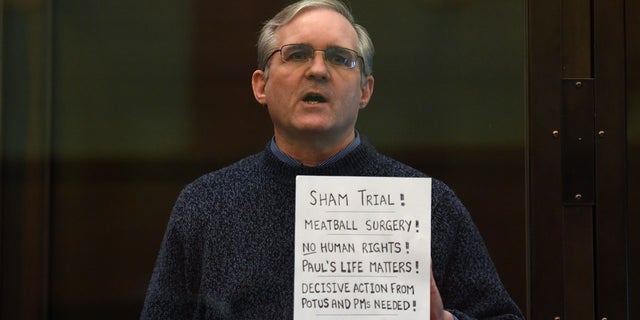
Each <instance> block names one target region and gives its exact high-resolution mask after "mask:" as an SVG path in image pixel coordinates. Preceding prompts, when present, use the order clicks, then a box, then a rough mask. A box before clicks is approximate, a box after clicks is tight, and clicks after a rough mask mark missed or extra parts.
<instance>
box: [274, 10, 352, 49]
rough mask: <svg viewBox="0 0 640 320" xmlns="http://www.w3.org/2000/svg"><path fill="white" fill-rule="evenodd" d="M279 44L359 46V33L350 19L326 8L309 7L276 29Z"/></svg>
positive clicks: (320, 46)
mask: <svg viewBox="0 0 640 320" xmlns="http://www.w3.org/2000/svg"><path fill="white" fill-rule="evenodd" d="M276 35H277V39H278V43H279V45H280V46H281V45H285V44H291V43H306V44H309V45H311V46H313V47H314V48H325V47H327V46H340V47H346V48H350V49H355V48H357V44H358V35H357V33H356V30H355V29H354V27H353V26H352V25H351V23H350V22H349V20H347V18H345V17H344V16H342V15H341V14H340V13H338V12H336V11H334V10H331V9H326V8H312V9H307V10H305V11H303V12H301V13H299V14H298V15H296V16H295V17H294V18H293V19H291V21H289V22H288V23H286V24H284V25H282V26H280V27H279V28H278V29H277V30H276Z"/></svg>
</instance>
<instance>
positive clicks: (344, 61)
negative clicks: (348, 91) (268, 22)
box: [267, 44, 364, 69]
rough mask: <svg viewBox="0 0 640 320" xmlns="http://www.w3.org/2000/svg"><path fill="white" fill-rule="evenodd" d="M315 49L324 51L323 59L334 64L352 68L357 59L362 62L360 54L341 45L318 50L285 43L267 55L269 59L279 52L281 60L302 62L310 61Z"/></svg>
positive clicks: (303, 45) (307, 46) (356, 63)
mask: <svg viewBox="0 0 640 320" xmlns="http://www.w3.org/2000/svg"><path fill="white" fill-rule="evenodd" d="M316 51H322V52H323V53H324V61H326V62H327V63H329V64H331V65H334V66H338V67H343V68H348V69H353V68H355V67H356V66H357V65H358V60H362V63H363V64H364V59H363V58H362V56H360V55H359V54H358V52H356V51H354V50H351V49H347V48H342V47H328V48H326V49H324V50H319V49H314V48H313V47H311V46H309V45H306V44H285V45H284V46H282V47H280V49H278V50H276V51H274V52H272V53H271V54H270V55H269V59H271V57H272V56H273V55H274V54H276V52H280V57H281V58H282V62H285V63H297V64H303V63H307V62H309V61H311V59H313V57H314V56H315V52H316ZM267 60H268V59H267Z"/></svg>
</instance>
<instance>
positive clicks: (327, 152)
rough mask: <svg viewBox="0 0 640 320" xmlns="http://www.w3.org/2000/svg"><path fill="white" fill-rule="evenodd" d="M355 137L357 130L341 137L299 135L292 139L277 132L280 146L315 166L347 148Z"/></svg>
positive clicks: (304, 162) (307, 164) (276, 138)
mask: <svg viewBox="0 0 640 320" xmlns="http://www.w3.org/2000/svg"><path fill="white" fill-rule="evenodd" d="M353 139H355V131H352V132H351V133H350V134H347V135H345V136H343V137H339V138H326V136H324V135H311V136H304V137H303V136H297V137H295V138H294V139H291V138H289V137H286V136H282V135H278V134H277V132H276V134H275V141H276V144H277V145H278V148H279V149H280V150H282V152H284V153H286V154H287V155H288V156H290V157H292V158H293V159H296V160H297V161H300V162H301V163H302V164H303V165H305V166H307V167H315V166H317V165H318V164H320V163H322V162H323V161H325V160H327V159H329V158H330V157H331V156H333V155H334V154H336V153H338V152H340V150H342V149H344V148H346V147H347V146H348V145H349V143H351V142H352V141H353Z"/></svg>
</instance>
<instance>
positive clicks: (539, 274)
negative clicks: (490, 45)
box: [527, 0, 564, 319]
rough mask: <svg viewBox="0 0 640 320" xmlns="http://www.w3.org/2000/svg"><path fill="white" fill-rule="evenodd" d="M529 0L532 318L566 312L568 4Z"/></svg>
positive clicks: (528, 155) (529, 310) (552, 317)
mask: <svg viewBox="0 0 640 320" xmlns="http://www.w3.org/2000/svg"><path fill="white" fill-rule="evenodd" d="M561 4H562V3H561V2H560V1H556V0H529V2H528V34H527V35H528V39H527V44H528V59H527V60H528V61H527V64H528V65H527V72H528V74H527V79H528V80H527V82H528V85H527V89H528V90H527V99H528V101H527V108H528V110H527V114H528V119H527V123H528V133H527V144H528V148H527V149H528V151H527V152H528V154H527V157H528V159H529V160H528V177H529V180H528V182H529V196H528V199H529V200H528V201H529V239H528V241H529V245H528V247H529V257H530V265H529V272H528V273H529V286H530V291H531V292H530V297H529V299H530V300H529V308H528V315H527V318H528V319H554V318H556V317H561V316H563V314H564V296H563V272H562V270H563V258H562V245H561V244H562V206H561V203H562V179H561V177H562V174H561V158H562V157H561V153H562V145H561V140H560V137H561V136H562V133H561V132H560V128H561V126H562V88H561V86H560V84H561V82H560V79H561V78H562V63H563V62H562V56H561V55H560V54H559V53H560V52H562V37H561V31H562V6H561Z"/></svg>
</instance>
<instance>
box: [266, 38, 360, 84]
mask: <svg viewBox="0 0 640 320" xmlns="http://www.w3.org/2000/svg"><path fill="white" fill-rule="evenodd" d="M287 46H303V47H307V48H311V49H312V50H313V53H314V54H315V52H316V51H322V59H323V60H324V61H325V62H328V61H327V56H326V52H327V50H329V49H341V50H347V51H349V52H352V53H354V54H355V56H356V57H357V58H359V59H360V63H362V65H360V71H361V73H362V75H363V76H364V75H365V61H364V57H363V56H362V55H360V53H358V51H356V50H353V49H349V48H344V47H339V46H329V47H327V48H325V49H316V48H314V47H312V46H310V45H308V44H304V43H288V44H284V45H282V46H281V47H280V48H279V49H277V50H274V51H273V52H271V54H269V56H268V57H267V60H266V61H267V63H266V64H265V66H266V67H265V70H266V69H267V68H268V62H269V60H271V58H272V57H273V55H275V54H276V53H278V52H280V60H281V61H282V62H283V63H287V62H291V61H287V60H285V59H284V56H283V55H282V49H283V48H284V47H287ZM312 59H313V56H312V57H309V59H308V60H307V61H306V62H309V61H311V60H312ZM329 63H330V62H329ZM330 64H331V65H336V64H333V63H330ZM357 64H358V63H357V60H356V65H357ZM356 65H354V66H353V67H352V68H351V67H349V66H347V65H344V68H346V69H355V68H356ZM336 66H340V65H336Z"/></svg>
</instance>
